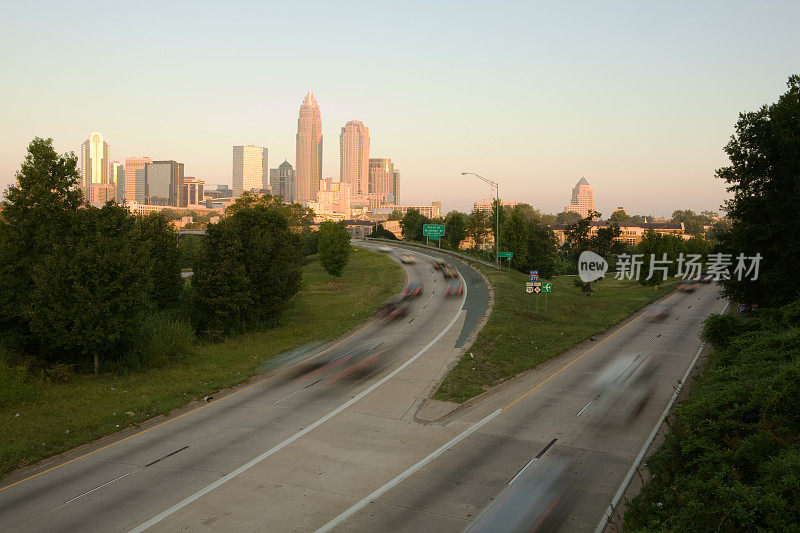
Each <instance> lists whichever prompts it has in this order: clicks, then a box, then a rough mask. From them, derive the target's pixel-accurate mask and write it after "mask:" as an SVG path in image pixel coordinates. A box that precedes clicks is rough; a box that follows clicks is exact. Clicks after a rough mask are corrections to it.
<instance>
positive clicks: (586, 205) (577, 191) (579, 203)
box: [564, 178, 595, 218]
mask: <svg viewBox="0 0 800 533" xmlns="http://www.w3.org/2000/svg"><path fill="white" fill-rule="evenodd" d="M594 210H595V208H594V191H593V190H592V186H591V185H589V182H588V181H586V178H581V179H580V180H579V181H578V183H577V184H576V185H575V187H573V188H572V199H571V200H570V202H569V203H568V204H567V205H566V206H564V211H566V212H570V211H572V212H575V213H578V214H579V215H580V216H581V217H582V218H586V217H587V216H589V211H594Z"/></svg>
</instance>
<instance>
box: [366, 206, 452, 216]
mask: <svg viewBox="0 0 800 533" xmlns="http://www.w3.org/2000/svg"><path fill="white" fill-rule="evenodd" d="M409 209H416V210H417V211H419V212H420V213H421V214H423V215H425V216H426V217H428V218H439V217H441V216H442V202H431V205H395V204H386V205H383V206H381V207H378V208H376V209H373V210H372V215H373V216H375V217H381V216H382V217H387V216H389V215H390V214H392V212H393V211H400V212H401V213H402V214H404V215H405V214H406V213H408V210H409Z"/></svg>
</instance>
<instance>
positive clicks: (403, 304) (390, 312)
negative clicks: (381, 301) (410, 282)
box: [374, 296, 408, 322]
mask: <svg viewBox="0 0 800 533" xmlns="http://www.w3.org/2000/svg"><path fill="white" fill-rule="evenodd" d="M407 314H408V303H407V301H406V299H405V298H404V297H403V296H396V297H394V298H392V299H391V300H389V301H388V302H386V304H385V305H384V306H383V307H381V308H380V309H378V311H377V312H376V313H375V315H374V317H375V318H377V319H379V320H385V321H387V322H389V321H392V320H395V319H397V318H401V317H404V316H406V315H407Z"/></svg>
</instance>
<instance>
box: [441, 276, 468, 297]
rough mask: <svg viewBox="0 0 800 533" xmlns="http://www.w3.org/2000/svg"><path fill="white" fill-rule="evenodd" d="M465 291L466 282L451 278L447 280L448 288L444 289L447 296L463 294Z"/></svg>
mask: <svg viewBox="0 0 800 533" xmlns="http://www.w3.org/2000/svg"><path fill="white" fill-rule="evenodd" d="M462 292H464V284H463V283H461V280H460V279H451V280H450V281H448V282H447V288H446V289H445V290H444V294H445V296H461V293H462Z"/></svg>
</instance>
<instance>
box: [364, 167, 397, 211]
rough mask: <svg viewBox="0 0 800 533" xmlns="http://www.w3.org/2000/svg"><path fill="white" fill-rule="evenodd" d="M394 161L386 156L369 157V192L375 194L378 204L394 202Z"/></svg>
mask: <svg viewBox="0 0 800 533" xmlns="http://www.w3.org/2000/svg"><path fill="white" fill-rule="evenodd" d="M394 174H395V172H394V163H392V160H391V159H388V158H370V160H369V193H370V194H371V195H373V194H374V195H377V197H378V198H379V200H378V202H379V205H382V204H394V203H396V202H395V200H394Z"/></svg>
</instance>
